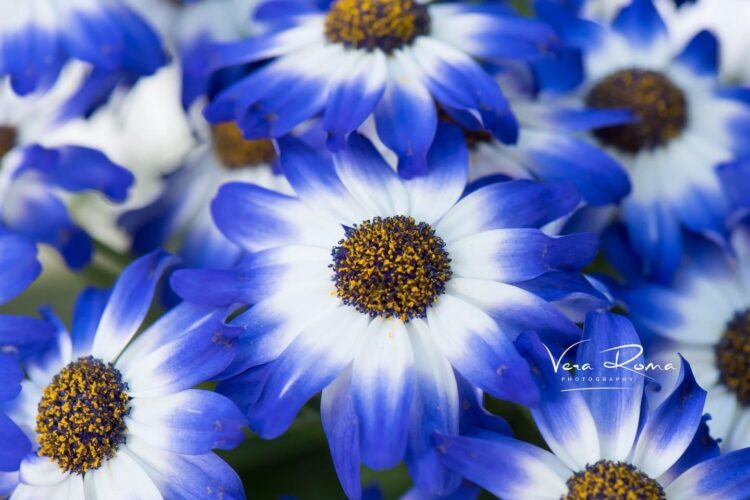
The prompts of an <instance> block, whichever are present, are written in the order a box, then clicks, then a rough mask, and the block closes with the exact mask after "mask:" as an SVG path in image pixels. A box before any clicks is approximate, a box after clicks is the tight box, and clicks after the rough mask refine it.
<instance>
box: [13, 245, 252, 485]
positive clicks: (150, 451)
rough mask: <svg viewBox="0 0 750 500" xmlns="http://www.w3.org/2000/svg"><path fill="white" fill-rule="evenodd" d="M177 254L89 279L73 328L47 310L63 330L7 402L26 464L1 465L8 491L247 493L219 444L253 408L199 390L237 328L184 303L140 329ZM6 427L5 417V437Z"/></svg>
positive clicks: (220, 365) (232, 440)
mask: <svg viewBox="0 0 750 500" xmlns="http://www.w3.org/2000/svg"><path fill="white" fill-rule="evenodd" d="M174 261H175V259H174V258H173V257H170V256H169V255H168V254H165V253H163V252H155V253H152V254H149V255H146V256H144V257H142V258H140V259H138V260H136V261H134V262H133V263H132V264H130V265H129V266H128V267H127V268H126V269H125V270H124V271H123V273H122V275H121V276H120V278H119V279H118V281H117V283H116V284H115V286H114V288H113V289H112V291H111V293H109V292H108V291H104V290H95V289H88V290H85V291H84V292H83V293H82V294H81V296H80V298H79V300H78V304H77V306H76V310H75V314H74V319H73V327H72V329H71V330H70V331H68V330H67V329H66V328H65V326H64V325H63V324H62V322H61V321H60V320H59V319H57V318H56V317H55V316H54V315H53V314H52V313H51V312H50V311H45V315H46V316H47V318H48V320H49V321H51V322H52V323H53V324H54V325H55V327H56V329H57V338H56V341H54V342H51V343H50V344H52V345H50V346H49V348H48V349H47V350H46V351H45V352H44V353H43V354H42V355H41V356H39V357H37V358H35V359H32V360H29V361H28V362H27V363H26V364H25V365H24V370H25V372H26V374H27V376H28V379H27V380H25V381H23V383H22V387H23V388H22V390H21V394H20V395H19V396H18V397H17V398H16V399H15V400H12V401H10V402H9V403H6V404H4V405H3V406H2V407H3V409H4V410H5V411H6V412H7V414H8V416H9V417H10V418H11V419H12V421H13V422H15V424H16V425H17V426H18V428H20V429H21V430H22V431H23V432H24V433H25V435H26V437H27V438H28V440H27V441H26V448H27V452H26V455H25V457H24V458H23V460H22V462H21V464H20V468H19V469H18V470H17V472H4V473H0V495H10V498H12V499H26V498H28V499H38V498H88V499H96V498H99V499H105V498H113V497H118V498H119V497H122V498H197V497H201V498H244V494H243V491H242V484H241V482H240V480H239V478H238V477H237V476H236V474H235V473H234V471H232V470H231V468H230V467H229V466H228V465H227V464H225V463H224V462H223V461H222V460H221V459H219V458H218V457H217V456H216V455H215V454H213V453H212V451H211V450H212V449H214V448H222V449H227V448H231V447H233V446H235V445H236V444H238V443H239V442H240V441H241V440H242V439H243V432H242V426H243V425H244V417H243V415H242V414H241V413H240V412H239V410H238V409H237V408H236V407H235V406H234V404H233V403H231V402H230V401H229V400H228V399H226V398H224V397H223V396H221V395H218V394H216V393H213V392H208V391H203V390H196V389H192V387H194V386H195V385H196V384H198V383H200V382H203V381H205V380H208V379H211V378H212V377H213V376H214V375H216V374H217V373H219V372H220V371H221V370H223V369H224V368H225V367H226V366H227V365H228V364H229V363H230V362H231V360H232V359H233V358H234V355H235V350H234V339H235V338H236V336H237V334H238V333H239V332H238V330H239V329H238V328H236V327H231V326H228V325H226V324H225V323H224V322H223V315H224V313H223V311H214V312H211V311H209V310H208V309H206V308H201V307H195V306H190V305H186V306H182V307H178V308H176V309H174V310H173V311H172V312H170V313H168V314H166V315H164V316H163V317H162V318H160V319H159V320H157V321H156V322H155V323H154V324H152V325H151V326H149V327H148V328H146V330H145V331H144V332H143V333H141V334H140V335H139V336H138V337H136V338H135V339H134V337H135V334H136V332H137V331H138V330H139V328H140V327H141V324H142V322H143V320H144V318H145V316H146V314H147V312H148V310H149V307H150V305H151V300H152V297H153V295H154V292H155V289H156V287H157V285H158V283H159V282H160V278H161V276H162V275H163V273H164V272H165V270H166V269H167V268H168V267H169V266H170V265H172V264H174ZM15 334H16V336H18V337H22V336H23V335H24V334H25V332H24V331H23V330H19V331H17V332H16V333H15ZM9 429H12V428H9ZM7 433H8V429H6V428H5V427H4V426H3V427H0V440H2V442H3V443H6V436H7Z"/></svg>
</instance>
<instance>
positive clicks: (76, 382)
mask: <svg viewBox="0 0 750 500" xmlns="http://www.w3.org/2000/svg"><path fill="white" fill-rule="evenodd" d="M126 390H127V386H126V385H125V384H124V383H123V382H122V376H121V375H120V372H119V371H117V370H116V369H115V368H114V367H113V366H112V365H111V364H105V363H103V362H102V361H100V360H98V359H95V358H93V357H91V356H88V357H83V358H80V359H78V360H77V361H73V362H72V363H70V364H69V365H67V366H66V367H65V368H63V369H62V370H61V371H60V373H58V374H57V375H55V377H54V378H53V379H52V382H51V383H50V384H49V385H48V386H47V387H46V388H45V389H44V391H43V393H42V399H41V401H40V402H39V405H38V407H37V417H36V429H35V430H36V433H37V441H38V443H39V451H38V452H37V453H38V454H39V456H44V457H49V458H50V459H51V460H53V461H54V462H57V465H59V466H60V468H61V469H62V470H63V471H65V472H68V473H73V474H83V473H85V472H86V471H89V470H95V469H98V468H99V467H101V466H102V464H103V463H104V462H105V461H107V460H109V459H110V458H112V457H113V456H114V454H115V452H116V451H117V449H118V447H119V446H120V445H121V444H122V443H124V442H125V432H126V428H125V416H126V415H127V414H128V413H129V411H130V409H129V406H128V402H129V401H130V397H129V396H128V394H127V392H126Z"/></svg>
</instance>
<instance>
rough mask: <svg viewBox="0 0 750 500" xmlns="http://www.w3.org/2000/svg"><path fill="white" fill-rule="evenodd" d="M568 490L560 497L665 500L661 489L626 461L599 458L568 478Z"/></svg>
mask: <svg viewBox="0 0 750 500" xmlns="http://www.w3.org/2000/svg"><path fill="white" fill-rule="evenodd" d="M567 485H568V493H567V494H566V495H563V496H562V498H561V500H585V499H588V498H618V499H622V500H666V498H667V497H666V495H665V494H664V489H663V488H662V487H661V485H660V484H659V483H658V482H656V481H655V480H653V479H651V478H650V477H648V476H647V475H646V474H644V473H643V472H641V471H639V470H638V469H636V468H635V467H633V466H632V465H630V464H629V463H626V462H612V461H611V460H600V461H598V462H596V463H595V464H593V465H587V466H586V469H585V470H583V471H581V472H577V473H575V474H573V476H571V477H570V479H568V482H567Z"/></svg>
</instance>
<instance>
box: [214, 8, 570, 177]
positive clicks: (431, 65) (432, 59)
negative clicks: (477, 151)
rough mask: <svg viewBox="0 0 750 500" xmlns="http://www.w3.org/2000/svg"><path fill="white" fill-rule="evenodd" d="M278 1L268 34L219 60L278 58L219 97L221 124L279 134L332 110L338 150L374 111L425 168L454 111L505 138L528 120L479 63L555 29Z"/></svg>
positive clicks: (457, 15) (539, 47)
mask: <svg viewBox="0 0 750 500" xmlns="http://www.w3.org/2000/svg"><path fill="white" fill-rule="evenodd" d="M322 4H326V5H325V6H323V8H322V11H321V10H318V9H317V8H316V7H315V4H314V3H313V2H306V1H304V0H293V1H278V0H271V1H268V2H266V3H264V4H262V5H261V7H260V8H259V9H258V11H257V16H256V17H257V19H258V20H259V21H263V22H265V23H268V24H269V27H268V30H267V31H266V32H265V33H264V34H262V35H260V36H256V37H253V38H248V39H246V40H243V41H241V42H237V43H230V44H225V45H223V46H221V47H219V48H217V50H215V51H213V53H212V54H210V57H208V58H207V59H208V60H207V61H206V64H207V67H208V68H210V69H212V70H216V69H219V68H225V67H229V66H237V65H241V64H248V63H254V62H261V61H267V64H265V65H263V66H260V67H258V68H257V69H255V70H254V71H252V72H251V73H250V74H249V75H248V76H247V77H245V78H242V79H241V80H239V81H238V82H237V83H236V84H234V85H233V86H231V87H229V88H228V89H227V90H225V91H224V92H222V93H221V94H219V95H218V97H217V98H216V99H215V100H214V101H213V102H212V104H211V105H210V106H209V107H208V108H206V116H207V118H208V119H209V120H210V121H225V120H230V119H236V120H237V122H238V124H239V126H240V128H241V129H242V130H243V132H244V135H245V137H247V138H258V137H261V138H262V137H280V136H283V135H284V134H286V133H287V132H289V131H290V130H292V129H293V128H294V127H295V126H296V125H298V124H299V123H301V122H303V121H304V120H306V119H309V118H312V117H313V116H316V115H317V114H319V113H321V114H322V117H323V128H324V129H325V130H326V131H327V132H328V133H329V134H330V136H331V145H332V146H334V147H337V146H341V145H343V143H344V137H345V136H346V134H348V133H349V132H351V131H353V130H355V129H357V127H359V126H360V125H361V124H362V123H363V122H364V121H365V119H367V118H368V117H369V116H374V119H375V122H376V125H377V130H378V135H379V136H380V138H381V139H382V141H383V142H384V143H385V145H386V146H388V147H389V148H390V149H391V150H393V151H394V152H395V153H396V154H397V155H398V156H399V158H400V160H401V161H402V167H404V168H407V169H409V170H410V171H411V170H414V171H417V172H421V171H423V170H424V168H425V166H424V161H425V155H426V153H427V150H428V149H429V147H430V144H432V142H433V139H434V137H435V130H436V127H437V121H438V119H437V113H438V112H437V109H436V106H435V103H436V102H438V103H439V104H440V106H441V107H442V109H443V110H445V111H446V112H447V113H449V114H450V115H452V116H453V115H455V116H457V117H461V118H462V119H464V120H466V119H469V118H471V119H472V120H473V121H474V122H475V123H477V124H478V125H477V126H478V127H481V128H482V129H483V130H487V131H489V132H491V133H492V134H494V135H495V136H497V137H498V138H499V139H501V140H502V141H504V142H513V141H515V139H516V135H517V124H516V122H515V119H514V117H513V114H512V113H511V112H510V109H509V108H508V104H507V102H506V100H505V98H504V97H503V95H502V93H501V90H500V88H499V87H498V85H497V83H496V82H495V81H494V80H493V79H492V77H491V76H490V75H489V74H488V73H487V72H486V71H485V70H484V69H483V68H482V66H480V63H479V62H477V61H506V60H508V59H531V58H534V57H538V56H539V55H540V54H542V53H545V52H546V51H547V50H549V48H550V45H551V44H553V43H554V42H555V39H554V33H553V32H552V30H551V29H550V28H549V27H548V26H547V25H545V24H543V23H541V22H539V21H537V20H532V19H528V18H523V17H520V16H519V15H517V14H516V13H514V12H513V10H512V9H511V8H509V7H507V6H503V5H489V4H482V5H479V4H475V3H469V2H451V3H443V4H425V3H421V2H419V1H417V0H375V1H372V2H370V1H364V0H335V1H332V2H330V3H328V2H322Z"/></svg>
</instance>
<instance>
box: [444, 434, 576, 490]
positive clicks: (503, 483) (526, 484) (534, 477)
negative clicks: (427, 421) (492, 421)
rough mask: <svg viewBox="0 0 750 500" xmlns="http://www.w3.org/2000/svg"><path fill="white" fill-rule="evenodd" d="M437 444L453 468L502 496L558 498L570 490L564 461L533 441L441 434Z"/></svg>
mask: <svg viewBox="0 0 750 500" xmlns="http://www.w3.org/2000/svg"><path fill="white" fill-rule="evenodd" d="M435 445H436V446H437V449H438V450H439V451H440V453H441V458H442V460H443V462H445V463H446V464H447V465H448V466H449V467H450V468H451V469H453V470H455V471H456V472H457V473H459V474H460V475H461V476H463V477H465V478H466V479H468V480H469V481H471V482H473V483H476V484H478V485H479V486H481V487H482V488H484V489H486V490H487V491H489V492H490V493H492V494H493V495H495V496H497V497H499V498H555V497H558V496H560V495H561V494H564V493H565V492H566V491H567V486H566V485H565V480H564V479H563V478H562V477H561V475H562V474H563V473H566V472H567V471H565V469H564V468H563V467H562V464H560V462H559V461H558V460H557V459H556V458H555V456H554V455H552V454H551V453H550V452H548V451H546V450H543V449H541V448H538V447H536V446H533V445H531V444H528V443H524V442H522V441H518V440H516V439H513V438H509V437H506V436H503V435H501V434H497V435H495V436H493V437H492V439H479V438H474V437H460V436H441V435H438V436H437V437H436V438H435ZM567 474H570V473H569V472H567Z"/></svg>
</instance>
